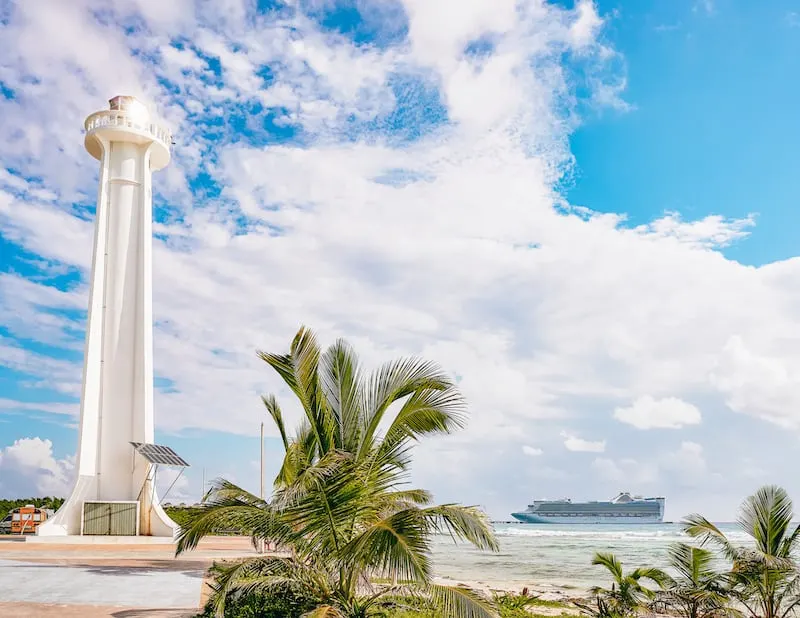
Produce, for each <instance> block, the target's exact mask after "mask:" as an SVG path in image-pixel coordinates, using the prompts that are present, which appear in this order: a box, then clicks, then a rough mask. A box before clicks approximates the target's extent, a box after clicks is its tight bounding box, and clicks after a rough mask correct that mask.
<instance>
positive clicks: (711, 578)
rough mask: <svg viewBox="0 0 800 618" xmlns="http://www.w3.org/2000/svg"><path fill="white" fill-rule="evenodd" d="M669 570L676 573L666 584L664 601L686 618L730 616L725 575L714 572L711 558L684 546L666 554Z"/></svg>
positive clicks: (699, 550) (680, 545)
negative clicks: (728, 614) (725, 614)
mask: <svg viewBox="0 0 800 618" xmlns="http://www.w3.org/2000/svg"><path fill="white" fill-rule="evenodd" d="M668 554H669V566H670V567H671V568H672V570H673V571H674V572H675V573H676V576H675V577H669V578H668V580H667V581H666V583H665V588H666V591H665V592H664V594H663V598H664V600H665V601H666V602H667V603H668V604H670V605H672V606H675V607H677V608H678V609H679V611H680V614H681V615H682V616H684V617H685V618H710V617H712V616H718V615H721V614H723V613H731V610H730V609H729V608H728V588H727V586H728V581H729V579H728V574H727V573H723V572H720V571H717V570H716V569H714V554H713V553H712V552H710V551H709V550H707V549H703V548H701V547H694V546H692V545H689V544H687V543H675V544H673V545H672V546H671V547H670V548H669V550H668Z"/></svg>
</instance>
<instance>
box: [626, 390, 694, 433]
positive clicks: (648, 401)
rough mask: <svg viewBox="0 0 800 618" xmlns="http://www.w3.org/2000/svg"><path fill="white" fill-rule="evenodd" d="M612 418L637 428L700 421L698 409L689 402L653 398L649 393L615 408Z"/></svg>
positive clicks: (657, 427) (670, 398) (663, 427)
mask: <svg viewBox="0 0 800 618" xmlns="http://www.w3.org/2000/svg"><path fill="white" fill-rule="evenodd" d="M614 418H615V419H617V420H618V421H620V422H622V423H627V424H628V425H633V426H634V427H636V428H637V429H680V428H681V427H684V426H685V425H697V424H698V423H700V421H701V415H700V410H698V409H697V407H696V406H694V405H692V404H691V403H687V402H685V401H683V400H682V399H678V398H677V397H664V398H663V399H654V398H653V397H651V396H649V395H645V396H644V397H639V398H638V399H636V401H634V402H633V403H632V404H631V405H630V406H628V407H619V408H617V409H615V410H614Z"/></svg>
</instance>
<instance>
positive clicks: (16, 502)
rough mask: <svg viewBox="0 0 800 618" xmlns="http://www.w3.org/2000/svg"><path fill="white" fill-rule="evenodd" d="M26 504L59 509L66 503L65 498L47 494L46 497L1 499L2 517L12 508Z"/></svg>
mask: <svg viewBox="0 0 800 618" xmlns="http://www.w3.org/2000/svg"><path fill="white" fill-rule="evenodd" d="M26 504H32V505H33V506H35V507H37V508H40V509H42V508H44V509H53V510H54V511H57V510H58V509H60V508H61V505H62V504H64V498H55V497H53V496H45V497H44V498H13V499H2V500H0V519H2V518H3V517H5V516H6V515H7V514H8V512H9V511H10V510H11V509H16V508H17V507H20V506H25V505H26Z"/></svg>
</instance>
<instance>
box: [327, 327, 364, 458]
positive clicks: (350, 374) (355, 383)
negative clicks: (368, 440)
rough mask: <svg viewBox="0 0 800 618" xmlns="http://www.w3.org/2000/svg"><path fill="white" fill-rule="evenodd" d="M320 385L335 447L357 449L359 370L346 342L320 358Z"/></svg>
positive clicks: (359, 406) (331, 348)
mask: <svg viewBox="0 0 800 618" xmlns="http://www.w3.org/2000/svg"><path fill="white" fill-rule="evenodd" d="M319 373H320V383H321V386H322V389H323V392H324V395H325V399H326V401H327V403H328V406H329V407H330V410H331V413H332V414H333V416H334V418H335V420H336V432H335V439H336V448H339V449H344V450H347V451H350V452H356V451H357V450H358V445H359V441H360V438H361V425H360V420H361V402H362V400H363V395H362V385H361V381H362V378H361V370H360V368H359V364H358V357H357V356H356V354H355V352H354V350H353V348H352V347H351V346H350V344H348V343H347V342H346V341H344V340H342V339H340V340H338V341H337V342H336V343H335V344H333V345H332V346H330V347H329V348H328V349H327V350H326V351H325V353H324V354H323V355H322V359H321V362H320V365H319Z"/></svg>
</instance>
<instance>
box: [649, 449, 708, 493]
mask: <svg viewBox="0 0 800 618" xmlns="http://www.w3.org/2000/svg"><path fill="white" fill-rule="evenodd" d="M661 467H662V468H663V469H664V470H665V471H666V472H667V473H669V474H670V475H671V476H672V478H673V480H677V481H679V482H680V483H681V484H683V485H684V486H689V487H692V486H698V485H702V484H703V483H704V482H705V481H706V479H707V476H708V474H709V469H708V464H707V462H706V458H705V452H704V449H703V447H702V445H700V444H698V443H696V442H681V445H680V448H679V449H678V450H677V451H674V452H671V453H668V454H667V455H666V456H665V457H664V458H663V459H662V461H661Z"/></svg>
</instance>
